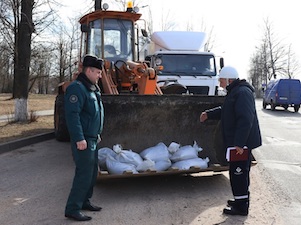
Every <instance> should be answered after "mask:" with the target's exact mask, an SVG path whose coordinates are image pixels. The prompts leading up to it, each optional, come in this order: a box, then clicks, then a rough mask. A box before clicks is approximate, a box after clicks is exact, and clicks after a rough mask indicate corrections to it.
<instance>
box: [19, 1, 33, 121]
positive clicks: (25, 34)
mask: <svg viewBox="0 0 301 225" xmlns="http://www.w3.org/2000/svg"><path fill="white" fill-rule="evenodd" d="M32 9H33V0H22V2H21V21H20V23H19V29H18V39H17V40H18V41H17V56H16V59H17V60H16V63H17V65H16V71H15V72H16V73H15V78H14V98H15V121H26V120H27V99H28V78H29V65H30V56H31V34H32V32H33V23H32Z"/></svg>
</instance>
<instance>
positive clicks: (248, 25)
mask: <svg viewBox="0 0 301 225" xmlns="http://www.w3.org/2000/svg"><path fill="white" fill-rule="evenodd" d="M111 1H112V0H110V1H106V0H103V1H102V2H103V3H105V2H111ZM64 2H65V4H66V5H73V7H72V8H70V7H68V9H67V10H66V11H64V14H66V15H70V14H72V15H73V16H74V15H77V14H78V15H81V14H83V13H86V12H87V10H88V9H89V8H91V6H93V4H94V0H65V1H64ZM135 2H136V3H138V4H139V6H140V7H141V6H146V5H148V6H147V7H145V8H141V9H140V13H142V15H143V17H145V19H148V11H149V9H150V10H151V14H152V18H153V21H154V31H160V30H161V29H162V25H161V24H162V23H161V21H162V18H164V19H166V17H168V18H169V19H170V20H172V21H174V22H175V23H176V24H177V26H176V27H175V28H174V30H186V27H187V24H188V23H189V24H192V25H191V26H192V27H193V29H194V30H195V31H203V30H201V29H202V28H204V26H205V27H206V29H207V30H208V31H209V30H211V29H213V37H214V53H216V54H217V55H222V56H223V57H224V58H225V63H226V64H229V65H233V66H235V67H237V69H238V71H239V73H240V75H241V77H244V78H246V77H247V71H248V69H249V61H250V57H251V56H252V54H253V53H254V52H255V46H258V45H259V44H260V39H261V38H262V37H263V26H264V20H265V19H267V18H268V19H269V21H270V22H271V24H272V26H273V29H274V33H275V34H276V37H277V38H278V39H279V40H282V41H283V44H285V45H287V46H289V44H292V51H294V52H295V53H296V55H297V57H298V60H299V62H300V64H301V43H300V42H301V31H300V28H299V24H298V22H299V21H301V13H300V9H299V5H297V4H298V0H286V1H283V0H185V1H180V0H136V1H135ZM62 10H64V9H63V8H62ZM71 12H72V13H71ZM162 15H163V16H162ZM300 77H301V76H298V78H300Z"/></svg>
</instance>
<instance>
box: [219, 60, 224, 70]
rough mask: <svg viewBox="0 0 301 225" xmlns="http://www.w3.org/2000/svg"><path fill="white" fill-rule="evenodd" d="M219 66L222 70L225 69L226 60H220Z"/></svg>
mask: <svg viewBox="0 0 301 225" xmlns="http://www.w3.org/2000/svg"><path fill="white" fill-rule="evenodd" d="M219 65H220V68H223V67H224V65H225V64H224V58H220V59H219Z"/></svg>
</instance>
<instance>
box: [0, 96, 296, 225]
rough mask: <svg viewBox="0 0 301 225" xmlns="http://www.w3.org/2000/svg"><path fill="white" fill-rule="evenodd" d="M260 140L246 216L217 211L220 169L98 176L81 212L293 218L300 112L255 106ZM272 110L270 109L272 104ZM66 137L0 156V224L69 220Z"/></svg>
mask: <svg viewBox="0 0 301 225" xmlns="http://www.w3.org/2000/svg"><path fill="white" fill-rule="evenodd" d="M257 103H258V114H259V120H260V124H261V130H262V136H263V142H264V145H263V146H262V147H261V148H259V149H256V150H254V156H255V158H256V160H257V161H258V164H257V165H255V166H253V167H252V170H251V205H250V215H249V216H248V217H240V216H238V217H231V216H225V215H223V214H222V210H223V208H224V206H225V202H226V200H227V199H228V198H230V197H231V191H230V186H229V180H228V175H227V172H223V173H221V174H218V175H215V176H211V175H208V176H207V174H206V176H205V175H204V174H195V176H171V177H145V178H139V179H135V178H132V179H115V180H99V181H98V183H97V185H96V187H95V189H94V190H95V191H94V195H93V199H92V201H93V202H94V203H96V204H98V205H100V206H102V207H103V210H102V211H101V212H98V213H95V212H87V214H88V215H90V216H92V217H93V220H92V221H91V222H87V223H86V222H84V223H82V224H98V225H99V224H104V225H117V224H118V225H119V224H122V225H136V224H147V225H158V224H162V225H165V224H167V225H186V224H189V225H197V224H204V225H211V224H212V225H213V224H223V225H230V224H231V225H232V224H277V225H282V224H283V225H284V224H292V225H295V224H299V223H300V221H301V214H300V195H299V190H298V187H300V182H301V181H300V161H301V157H300V154H301V152H300V150H299V149H300V145H301V142H300V138H299V137H300V132H301V131H300V129H299V128H298V124H300V119H301V116H300V113H293V112H292V111H283V110H281V109H279V110H277V111H275V112H272V111H270V110H261V102H259V101H258V102H257ZM276 109H277V108H276ZM70 151H71V150H70V146H69V143H63V142H57V141H55V140H54V139H51V140H48V141H44V142H40V143H37V144H33V145H29V146H24V147H22V148H18V149H16V150H14V151H10V152H6V153H3V154H0V165H1V166H0V168H1V173H0V193H1V198H0V224H1V225H12V224H13V225H21V224H22V225H35V224H37V225H40V224H42V225H44V224H49V225H61V224H73V223H75V222H74V221H71V220H68V219H66V218H65V217H64V206H65V203H66V199H67V195H68V193H69V190H70V187H71V183H72V178H73V172H74V165H73V161H72V158H71V152H70Z"/></svg>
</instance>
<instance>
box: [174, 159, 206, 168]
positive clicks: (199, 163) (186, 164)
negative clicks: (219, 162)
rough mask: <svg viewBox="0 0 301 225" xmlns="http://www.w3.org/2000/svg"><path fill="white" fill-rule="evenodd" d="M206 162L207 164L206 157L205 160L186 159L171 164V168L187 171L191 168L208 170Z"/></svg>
mask: <svg viewBox="0 0 301 225" xmlns="http://www.w3.org/2000/svg"><path fill="white" fill-rule="evenodd" d="M208 162H209V158H208V157H207V158H206V159H201V158H195V159H187V160H182V161H178V162H175V163H173V164H172V167H176V168H178V169H179V170H189V169H190V167H192V166H196V167H200V168H201V169H206V168H208Z"/></svg>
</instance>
